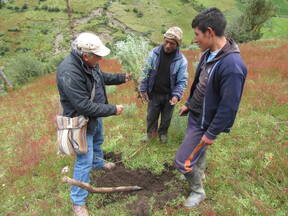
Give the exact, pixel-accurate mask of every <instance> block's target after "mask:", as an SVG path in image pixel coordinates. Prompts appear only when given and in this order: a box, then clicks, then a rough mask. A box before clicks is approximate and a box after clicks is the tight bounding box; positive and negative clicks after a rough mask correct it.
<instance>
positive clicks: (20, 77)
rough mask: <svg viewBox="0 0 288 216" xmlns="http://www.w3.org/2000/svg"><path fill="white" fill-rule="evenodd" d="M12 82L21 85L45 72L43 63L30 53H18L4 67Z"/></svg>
mask: <svg viewBox="0 0 288 216" xmlns="http://www.w3.org/2000/svg"><path fill="white" fill-rule="evenodd" d="M5 69H6V72H7V76H9V78H10V80H11V81H12V83H13V84H17V85H22V84H25V83H27V82H28V81H30V80H31V79H32V78H34V77H37V76H41V75H42V74H44V73H45V70H44V69H45V68H44V64H43V63H42V62H41V61H39V60H38V59H37V58H36V57H34V56H32V55H31V53H30V54H29V53H25V54H19V55H17V56H16V57H15V58H13V59H12V60H11V61H10V62H9V64H8V65H7V67H6V68H5Z"/></svg>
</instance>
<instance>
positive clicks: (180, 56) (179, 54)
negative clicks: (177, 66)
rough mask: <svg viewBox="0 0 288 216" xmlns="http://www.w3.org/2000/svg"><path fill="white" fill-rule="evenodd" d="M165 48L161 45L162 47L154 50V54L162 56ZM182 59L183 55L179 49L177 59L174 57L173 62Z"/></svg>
mask: <svg viewBox="0 0 288 216" xmlns="http://www.w3.org/2000/svg"><path fill="white" fill-rule="evenodd" d="M162 48H163V44H161V45H160V46H158V47H156V48H155V49H154V53H155V54H156V55H158V56H159V55H160V53H161V49H162ZM181 58H182V53H181V51H180V49H179V47H178V48H177V49H176V54H175V57H174V59H173V61H177V60H179V59H181Z"/></svg>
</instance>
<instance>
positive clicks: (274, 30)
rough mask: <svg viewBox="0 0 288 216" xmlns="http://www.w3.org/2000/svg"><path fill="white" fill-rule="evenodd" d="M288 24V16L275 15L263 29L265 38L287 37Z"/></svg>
mask: <svg viewBox="0 0 288 216" xmlns="http://www.w3.org/2000/svg"><path fill="white" fill-rule="evenodd" d="M287 26H288V18H281V17H273V18H271V19H270V20H269V21H268V22H267V23H265V26H264V27H263V29H262V33H263V39H269V38H283V39H287V38H288V34H287Z"/></svg>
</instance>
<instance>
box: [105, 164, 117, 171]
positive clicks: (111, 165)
mask: <svg viewBox="0 0 288 216" xmlns="http://www.w3.org/2000/svg"><path fill="white" fill-rule="evenodd" d="M115 167H116V164H115V163H112V162H107V163H105V165H104V166H103V169H104V170H106V171H110V170H113V169H114V168H115Z"/></svg>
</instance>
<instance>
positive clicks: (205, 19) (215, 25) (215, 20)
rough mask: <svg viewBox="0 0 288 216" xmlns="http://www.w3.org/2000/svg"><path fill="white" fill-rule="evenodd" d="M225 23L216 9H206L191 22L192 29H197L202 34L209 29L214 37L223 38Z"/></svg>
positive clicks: (222, 16) (223, 17) (221, 14)
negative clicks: (213, 33)
mask: <svg viewBox="0 0 288 216" xmlns="http://www.w3.org/2000/svg"><path fill="white" fill-rule="evenodd" d="M226 24H227V21H226V19H225V16H224V14H223V13H222V12H221V11H220V10H219V9H218V8H215V7H213V8H207V9H205V10H203V11H201V12H200V13H199V14H198V15H197V16H196V17H195V18H194V19H193V20H192V28H196V27H197V28H199V29H200V30H201V31H202V32H203V33H204V32H206V31H207V29H208V27H210V28H211V29H212V30H213V31H214V32H215V34H216V36H219V37H220V36H223V35H224V32H225V28H226Z"/></svg>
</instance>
